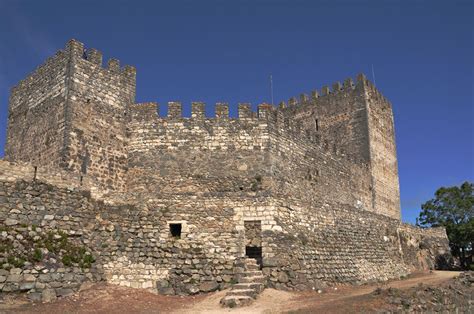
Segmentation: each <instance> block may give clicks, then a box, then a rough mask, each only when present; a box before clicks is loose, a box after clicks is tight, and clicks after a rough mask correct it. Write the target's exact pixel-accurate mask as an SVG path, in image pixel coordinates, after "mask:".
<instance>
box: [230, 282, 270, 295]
mask: <svg viewBox="0 0 474 314" xmlns="http://www.w3.org/2000/svg"><path fill="white" fill-rule="evenodd" d="M263 287H264V286H263V284H261V283H257V282H241V283H237V284H235V285H234V287H233V289H254V290H255V291H257V292H258V293H260V292H262V290H263Z"/></svg>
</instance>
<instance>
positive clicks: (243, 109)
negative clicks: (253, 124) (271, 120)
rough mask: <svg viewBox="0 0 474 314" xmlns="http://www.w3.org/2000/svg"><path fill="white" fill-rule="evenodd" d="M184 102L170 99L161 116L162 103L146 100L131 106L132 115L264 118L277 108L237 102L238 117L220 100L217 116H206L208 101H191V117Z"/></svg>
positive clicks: (147, 117)
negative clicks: (255, 106) (230, 113)
mask: <svg viewBox="0 0 474 314" xmlns="http://www.w3.org/2000/svg"><path fill="white" fill-rule="evenodd" d="M182 106H183V105H182V103H181V102H178V101H170V102H168V104H167V107H168V113H167V115H165V116H160V114H159V108H160V105H159V104H158V103H157V102H145V103H136V104H133V105H131V106H130V108H129V110H130V116H131V117H132V119H133V120H137V121H153V120H156V119H159V120H160V121H163V120H170V121H171V120H177V119H184V120H203V119H211V120H212V119H214V120H228V119H231V120H235V119H239V120H257V119H263V118H266V117H267V116H268V113H269V112H271V111H273V110H274V109H275V107H274V106H272V105H270V104H267V103H262V104H259V105H258V106H257V108H258V109H257V111H256V112H255V111H253V110H252V105H251V104H250V103H239V104H237V111H238V116H237V117H231V116H230V115H229V108H230V106H229V104H228V103H224V102H218V103H216V104H215V105H214V113H215V116H211V117H208V116H206V107H207V105H206V103H204V102H200V101H194V102H191V117H184V116H183V108H182Z"/></svg>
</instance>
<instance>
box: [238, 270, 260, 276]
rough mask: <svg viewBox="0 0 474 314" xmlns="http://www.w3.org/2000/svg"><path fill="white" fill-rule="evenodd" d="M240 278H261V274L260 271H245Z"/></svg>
mask: <svg viewBox="0 0 474 314" xmlns="http://www.w3.org/2000/svg"><path fill="white" fill-rule="evenodd" d="M241 275H242V277H254V276H263V273H262V272H261V271H260V270H247V271H244V272H243V273H242V274H241Z"/></svg>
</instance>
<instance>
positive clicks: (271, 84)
mask: <svg viewBox="0 0 474 314" xmlns="http://www.w3.org/2000/svg"><path fill="white" fill-rule="evenodd" d="M270 94H271V96H272V106H273V77H272V75H271V74H270Z"/></svg>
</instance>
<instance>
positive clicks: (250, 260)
mask: <svg viewBox="0 0 474 314" xmlns="http://www.w3.org/2000/svg"><path fill="white" fill-rule="evenodd" d="M244 262H245V264H247V265H258V264H257V260H256V259H255V258H246V259H245V260H244Z"/></svg>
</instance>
